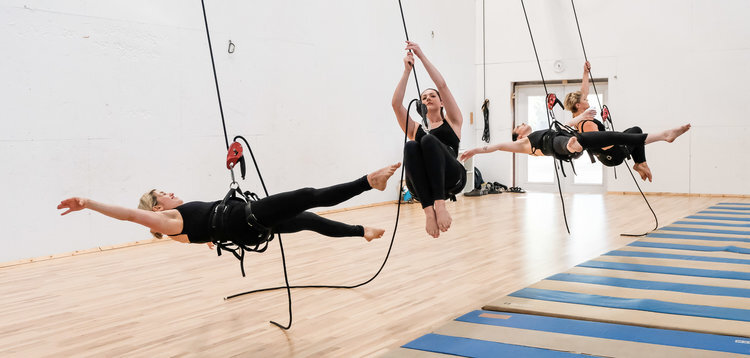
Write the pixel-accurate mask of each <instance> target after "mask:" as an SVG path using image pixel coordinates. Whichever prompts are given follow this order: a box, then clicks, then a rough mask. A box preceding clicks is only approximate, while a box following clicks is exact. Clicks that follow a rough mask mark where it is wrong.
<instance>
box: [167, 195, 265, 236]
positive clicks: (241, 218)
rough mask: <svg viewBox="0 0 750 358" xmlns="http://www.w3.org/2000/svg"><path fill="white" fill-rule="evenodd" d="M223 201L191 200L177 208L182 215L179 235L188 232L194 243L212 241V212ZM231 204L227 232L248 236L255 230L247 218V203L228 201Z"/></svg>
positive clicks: (228, 204) (228, 233)
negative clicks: (251, 227)
mask: <svg viewBox="0 0 750 358" xmlns="http://www.w3.org/2000/svg"><path fill="white" fill-rule="evenodd" d="M220 202H221V201H220V200H219V201H213V202H205V201H191V202H188V203H185V204H182V205H180V206H178V207H176V208H175V210H177V211H178V212H179V213H180V215H182V231H181V232H180V233H179V234H177V235H182V234H186V235H187V237H188V241H190V242H192V243H204V242H211V241H212V240H211V239H212V236H213V235H214V232H213V229H211V213H212V212H213V210H214V207H216V205H218V204H219V203H220ZM227 206H229V215H228V220H227V222H228V225H227V227H226V230H225V231H226V233H225V234H227V235H229V236H230V237H247V236H248V235H252V234H253V232H252V230H251V229H250V226H249V225H248V224H247V221H246V219H245V203H244V202H242V201H231V200H230V201H227Z"/></svg>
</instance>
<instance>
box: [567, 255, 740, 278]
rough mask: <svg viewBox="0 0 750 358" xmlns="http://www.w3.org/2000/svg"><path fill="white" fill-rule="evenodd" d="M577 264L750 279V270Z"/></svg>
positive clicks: (600, 263) (638, 270)
mask: <svg viewBox="0 0 750 358" xmlns="http://www.w3.org/2000/svg"><path fill="white" fill-rule="evenodd" d="M578 266H579V267H591V268H600V269H608V270H621V271H634V272H650V273H664V274H668V275H681V276H696V277H711V278H729V279H733V280H748V281H750V272H735V271H722V270H705V269H693V268H684V267H671V266H658V265H640V264H627V263H621V262H608V261H594V260H592V261H586V262H584V263H582V264H580V265H578Z"/></svg>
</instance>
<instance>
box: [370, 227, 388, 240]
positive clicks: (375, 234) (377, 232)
mask: <svg viewBox="0 0 750 358" xmlns="http://www.w3.org/2000/svg"><path fill="white" fill-rule="evenodd" d="M384 233H385V230H383V229H376V228H374V227H367V226H365V240H367V242H370V241H372V240H374V239H379V238H381V237H383V234H384Z"/></svg>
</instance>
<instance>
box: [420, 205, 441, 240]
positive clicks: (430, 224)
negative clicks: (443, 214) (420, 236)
mask: <svg viewBox="0 0 750 358" xmlns="http://www.w3.org/2000/svg"><path fill="white" fill-rule="evenodd" d="M424 217H425V220H426V221H425V227H424V229H425V231H427V233H428V234H429V235H430V236H432V237H434V238H437V237H438V236H440V230H439V229H438V223H437V219H436V217H435V209H434V207H433V206H428V207H426V208H424Z"/></svg>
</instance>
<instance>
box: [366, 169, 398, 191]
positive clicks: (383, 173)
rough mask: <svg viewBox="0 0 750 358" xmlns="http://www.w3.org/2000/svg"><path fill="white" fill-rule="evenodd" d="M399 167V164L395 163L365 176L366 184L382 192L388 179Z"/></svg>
mask: <svg viewBox="0 0 750 358" xmlns="http://www.w3.org/2000/svg"><path fill="white" fill-rule="evenodd" d="M400 166H401V163H396V164H393V165H390V166H387V167H385V168H382V169H378V170H376V171H374V172H372V173H370V174H367V182H368V183H370V186H371V187H372V188H373V189H378V190H380V191H383V190H385V187H386V185H387V184H388V178H390V177H391V175H393V173H395V172H396V169H398V167H400Z"/></svg>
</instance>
